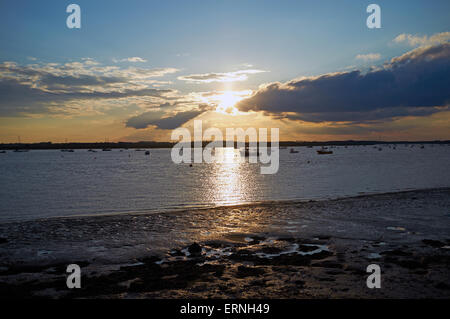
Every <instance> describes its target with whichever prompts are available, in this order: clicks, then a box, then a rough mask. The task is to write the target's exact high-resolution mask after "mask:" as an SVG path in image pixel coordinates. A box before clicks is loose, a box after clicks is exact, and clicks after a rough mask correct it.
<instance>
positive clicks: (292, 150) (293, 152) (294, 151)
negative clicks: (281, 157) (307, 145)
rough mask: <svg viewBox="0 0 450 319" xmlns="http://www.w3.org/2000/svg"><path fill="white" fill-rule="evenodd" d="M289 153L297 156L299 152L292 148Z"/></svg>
mask: <svg viewBox="0 0 450 319" xmlns="http://www.w3.org/2000/svg"><path fill="white" fill-rule="evenodd" d="M289 153H291V154H297V153H298V151H296V150H294V149H293V148H291V150H290V151H289Z"/></svg>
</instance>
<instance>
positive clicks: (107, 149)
mask: <svg viewBox="0 0 450 319" xmlns="http://www.w3.org/2000/svg"><path fill="white" fill-rule="evenodd" d="M111 151H112V150H111V149H110V148H104V149H102V152H111Z"/></svg>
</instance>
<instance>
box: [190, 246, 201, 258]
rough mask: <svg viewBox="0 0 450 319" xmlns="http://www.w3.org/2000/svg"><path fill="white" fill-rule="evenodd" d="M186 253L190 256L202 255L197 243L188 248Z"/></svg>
mask: <svg viewBox="0 0 450 319" xmlns="http://www.w3.org/2000/svg"><path fill="white" fill-rule="evenodd" d="M188 251H189V253H190V254H191V255H194V256H195V255H200V254H201V253H202V247H201V246H200V245H199V244H197V243H193V244H192V245H190V246H189V247H188Z"/></svg>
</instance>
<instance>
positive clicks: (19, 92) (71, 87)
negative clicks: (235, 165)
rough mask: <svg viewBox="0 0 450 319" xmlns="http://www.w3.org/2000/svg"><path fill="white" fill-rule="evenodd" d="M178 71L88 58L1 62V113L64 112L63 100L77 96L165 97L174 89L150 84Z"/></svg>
mask: <svg viewBox="0 0 450 319" xmlns="http://www.w3.org/2000/svg"><path fill="white" fill-rule="evenodd" d="M177 71H178V70H177V69H175V68H157V69H146V68H119V67H116V66H101V65H100V64H99V63H98V62H96V61H95V60H93V59H90V58H86V59H83V60H82V61H81V62H70V63H65V64H58V63H47V64H30V65H18V64H17V63H14V62H3V63H0V116H23V115H27V114H28V115H30V114H40V113H48V112H50V113H54V112H56V111H61V112H63V113H64V110H63V109H64V107H63V106H64V104H65V103H67V102H70V101H76V100H92V101H93V100H99V99H104V100H107V99H123V98H159V99H167V98H169V95H170V94H174V91H173V90H163V89H158V88H154V87H152V86H153V85H154V84H159V83H167V82H162V81H158V80H156V79H155V78H158V77H162V76H164V75H166V74H170V73H174V72H177ZM87 108H89V107H88V106H87Z"/></svg>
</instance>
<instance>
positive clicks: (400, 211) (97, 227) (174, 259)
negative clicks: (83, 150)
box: [0, 188, 450, 298]
mask: <svg viewBox="0 0 450 319" xmlns="http://www.w3.org/2000/svg"><path fill="white" fill-rule="evenodd" d="M449 207H450V188H440V189H431V190H411V191H402V192H395V193H383V194H372V195H359V196H354V197H347V198H340V199H335V200H321V201H306V202H305V201H302V202H298V201H297V202H290V203H284V204H280V203H275V204H273V203H272V204H251V205H248V204H247V205H239V206H233V207H219V208H211V209H201V210H188V212H189V213H186V211H184V212H173V213H171V214H167V213H155V214H120V215H108V216H89V217H86V216H81V217H68V218H60V217H58V218H51V219H44V220H38V221H28V222H10V223H7V224H0V238H1V239H2V240H0V292H1V296H3V298H5V297H6V298H7V297H10V298H21V297H27V298H36V297H44V298H449V297H450V271H449V269H450V267H449V265H450V249H449V248H450V235H449V234H450V223H449V222H448V220H446V219H448V218H450V211H449ZM94 217H95V218H94ZM72 263H78V264H79V265H80V267H81V268H82V272H83V277H82V289H80V290H77V291H70V290H68V289H67V288H66V287H65V280H66V273H65V267H66V266H67V265H68V264H72ZM372 263H376V264H380V266H381V268H382V276H383V277H382V289H368V288H367V287H366V278H367V276H368V274H367V273H366V271H365V270H366V267H367V265H369V264H372Z"/></svg>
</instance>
